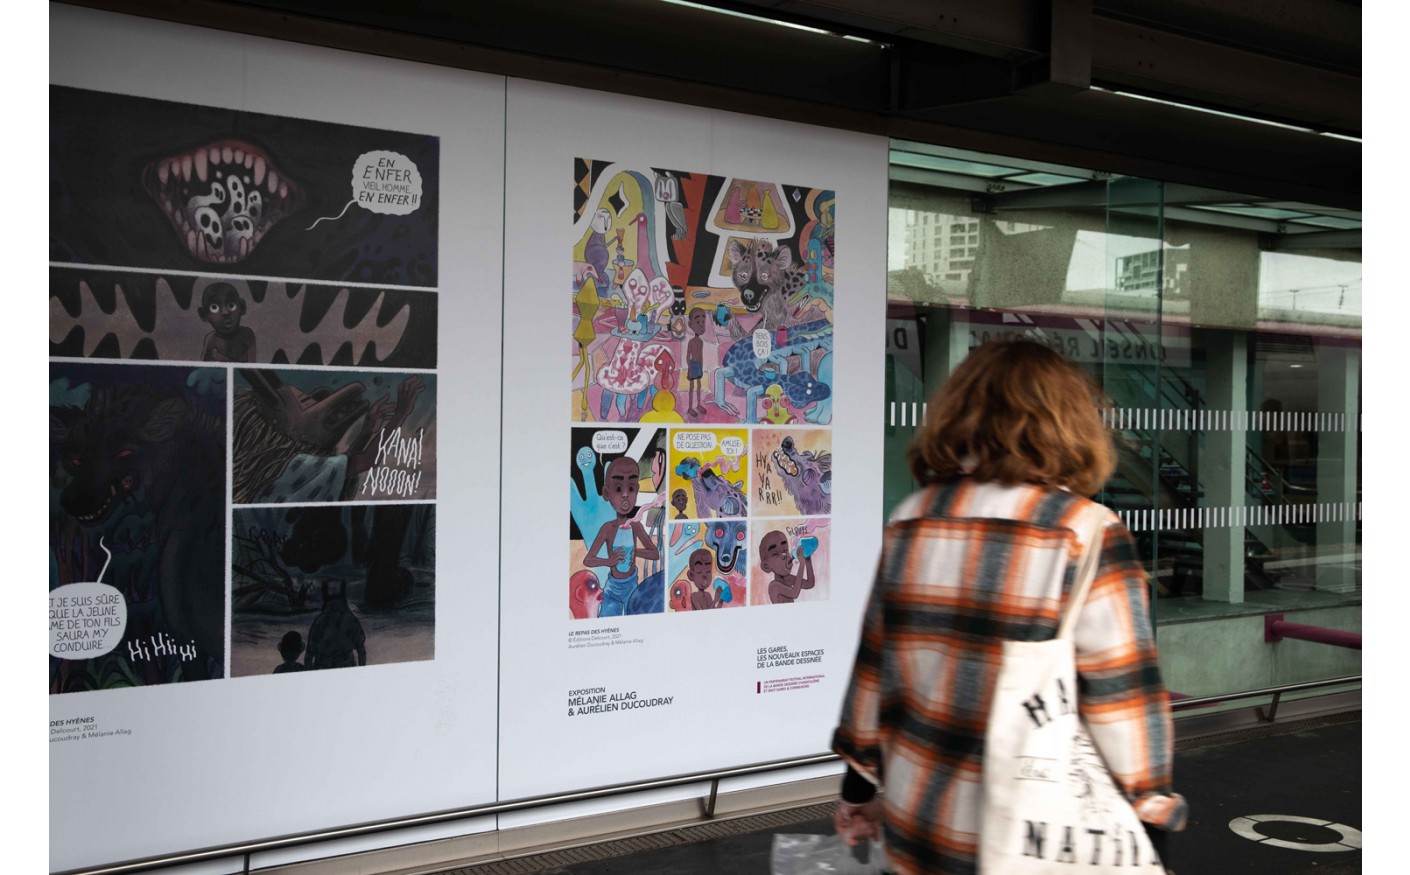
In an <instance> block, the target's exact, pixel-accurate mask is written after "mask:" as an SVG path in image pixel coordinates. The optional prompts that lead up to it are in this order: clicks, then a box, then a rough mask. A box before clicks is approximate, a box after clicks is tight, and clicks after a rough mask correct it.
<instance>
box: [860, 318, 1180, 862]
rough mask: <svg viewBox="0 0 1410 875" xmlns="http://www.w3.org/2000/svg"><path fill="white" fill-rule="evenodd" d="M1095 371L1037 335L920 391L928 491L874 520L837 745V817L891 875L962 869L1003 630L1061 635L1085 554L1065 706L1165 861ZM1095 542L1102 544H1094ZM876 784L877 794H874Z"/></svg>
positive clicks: (992, 348) (1131, 587) (1165, 824)
mask: <svg viewBox="0 0 1410 875" xmlns="http://www.w3.org/2000/svg"><path fill="white" fill-rule="evenodd" d="M1099 394H1100V393H1099V391H1098V389H1097V386H1096V384H1095V383H1094V382H1093V381H1092V380H1091V379H1090V378H1089V377H1088V376H1087V375H1086V374H1085V373H1084V372H1083V371H1082V370H1080V369H1079V368H1078V367H1077V366H1075V365H1073V364H1071V363H1069V362H1067V361H1066V360H1064V359H1063V358H1062V357H1061V356H1060V355H1059V354H1058V353H1056V352H1054V351H1053V350H1051V349H1049V348H1048V347H1046V346H1043V345H1041V344H1038V343H1034V342H1031V341H1010V342H996V343H990V344H986V345H984V346H981V347H980V348H978V349H976V350H974V351H973V352H972V353H971V354H970V355H969V357H968V358H967V359H965V361H964V362H962V363H961V364H960V366H959V367H958V368H956V369H955V371H954V373H953V374H952V375H951V377H950V378H949V379H948V380H947V381H946V382H945V383H944V384H943V385H942V386H941V387H940V388H939V390H938V391H937V392H936V393H935V395H934V396H933V397H932V398H931V399H930V401H929V409H928V415H927V418H926V423H925V425H924V426H923V427H922V428H921V430H920V431H919V432H918V433H917V434H916V436H915V439H914V440H913V441H912V443H911V445H910V447H909V449H908V451H907V458H908V460H909V462H910V467H911V472H912V474H913V476H914V477H915V479H916V480H917V481H918V482H919V483H921V484H922V488H921V489H920V490H919V491H918V492H916V493H914V494H912V495H911V496H909V497H908V498H906V499H905V500H904V501H902V502H901V504H900V505H899V506H898V507H897V508H896V511H895V512H894V513H893V515H892V518H891V521H890V522H889V524H888V525H887V527H886V532H885V536H884V540H883V546H882V553H881V561H880V563H879V566H878V568H877V573H876V579H875V581H874V583H873V587H872V592H871V596H870V599H869V602H868V606H867V610H866V618H865V621H864V625H863V628H862V638H861V644H860V646H859V648H858V652H857V658H856V664H855V667H854V669H853V672H852V678H851V682H850V684H849V687H848V690H847V694H846V697H845V699H844V700H843V708H842V716H841V721H840V725H839V726H838V727H837V730H836V732H835V734H834V736H833V748H834V750H836V751H837V753H838V754H840V755H841V756H842V758H843V759H844V760H845V761H846V763H847V765H848V771H847V775H846V776H845V777H844V779H843V783H842V792H841V800H840V801H839V803H838V806H837V813H836V816H835V822H836V827H837V830H838V832H839V833H840V834H842V835H843V836H844V837H845V838H846V839H847V841H848V842H849V843H855V842H856V841H858V840H860V839H864V838H877V837H878V836H879V834H880V833H881V832H882V831H883V830H884V833H885V842H886V849H887V857H888V860H889V861H890V863H891V864H892V866H893V867H894V871H895V872H897V873H899V875H918V873H927V875H936V873H973V872H976V871H977V867H978V863H979V861H978V847H979V844H980V834H981V832H982V831H983V829H984V824H983V823H981V822H979V821H980V812H981V810H982V802H983V767H984V740H985V732H986V729H987V727H988V722H989V706H990V702H991V700H992V698H993V695H994V681H995V677H996V673H997V670H998V667H999V664H1000V659H999V653H1000V651H1001V650H1002V644H1003V641H1004V640H1025V641H1041V640H1046V639H1051V638H1053V637H1054V636H1055V634H1056V632H1057V629H1058V624H1059V620H1060V618H1061V616H1062V612H1063V608H1064V600H1065V595H1066V591H1065V586H1071V585H1072V582H1073V580H1074V579H1075V578H1076V577H1077V573H1076V568H1077V565H1078V563H1079V562H1080V560H1081V558H1082V557H1083V556H1084V555H1085V554H1086V552H1087V549H1088V547H1089V546H1090V547H1092V548H1093V549H1095V550H1097V551H1098V553H1097V556H1098V560H1097V566H1096V574H1095V577H1094V579H1093V582H1092V584H1091V589H1090V592H1089V594H1088V596H1087V599H1086V601H1085V602H1084V603H1083V604H1082V607H1081V610H1080V612H1079V613H1078V614H1077V615H1076V618H1075V625H1074V635H1073V638H1074V642H1075V649H1076V661H1077V672H1078V711H1079V713H1080V714H1081V716H1082V718H1083V719H1084V720H1085V722H1086V724H1087V727H1088V729H1089V731H1090V733H1091V736H1092V739H1093V742H1094V743H1095V745H1096V747H1097V749H1098V750H1099V751H1100V753H1101V755H1102V758H1103V759H1104V760H1105V762H1106V764H1107V766H1108V768H1109V769H1110V771H1111V774H1112V776H1113V778H1115V780H1116V783H1117V785H1118V787H1119V788H1120V790H1121V791H1123V792H1124V793H1125V795H1126V796H1127V798H1128V799H1129V800H1130V801H1131V802H1132V804H1133V807H1134V808H1135V810H1136V813H1137V815H1138V816H1139V817H1140V819H1141V821H1142V822H1143V824H1145V825H1146V826H1147V832H1148V833H1150V834H1151V836H1152V843H1153V845H1154V846H1155V849H1156V851H1157V852H1158V853H1159V854H1160V855H1161V858H1162V862H1163V863H1165V864H1166V865H1168V864H1169V861H1168V858H1167V856H1166V853H1165V847H1164V845H1165V842H1164V840H1163V839H1164V831H1165V830H1173V829H1180V828H1183V825H1184V820H1185V802H1184V800H1183V799H1182V798H1181V797H1179V796H1178V795H1175V794H1173V793H1172V792H1171V762H1172V759H1173V752H1172V742H1173V738H1174V734H1173V730H1172V725H1171V719H1170V703H1169V696H1168V695H1167V693H1166V690H1165V687H1164V685H1163V683H1162V682H1161V679H1160V670H1159V666H1158V663H1157V658H1156V649H1155V636H1154V633H1153V631H1152V628H1151V624H1150V612H1149V603H1148V601H1147V599H1148V594H1147V583H1146V575H1145V572H1144V570H1143V569H1142V567H1141V563H1140V561H1139V559H1138V557H1137V555H1136V550H1135V547H1134V544H1133V543H1132V540H1131V535H1130V533H1129V532H1128V531H1127V529H1126V527H1125V526H1124V525H1123V524H1122V523H1121V521H1120V520H1119V519H1118V518H1117V516H1116V514H1114V513H1113V512H1112V511H1111V510H1109V509H1108V508H1106V507H1104V506H1103V505H1100V504H1097V503H1096V502H1094V501H1091V500H1090V499H1089V498H1088V497H1087V496H1091V495H1094V494H1095V493H1096V492H1098V491H1099V490H1100V489H1101V486H1102V484H1103V483H1104V482H1105V481H1106V479H1107V478H1108V477H1109V476H1110V475H1111V473H1112V471H1113V470H1114V468H1115V464H1116V453H1115V449H1114V447H1113V445H1112V440H1111V436H1110V434H1109V433H1108V431H1107V429H1106V428H1105V426H1104V425H1103V423H1102V419H1101V414H1100V412H1099V404H1100V403H1101V401H1100V398H1099ZM1093 541H1095V543H1091V542H1093ZM882 788H884V792H883V793H878V790H880V789H882Z"/></svg>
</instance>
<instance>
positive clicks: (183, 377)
mask: <svg viewBox="0 0 1410 875" xmlns="http://www.w3.org/2000/svg"><path fill="white" fill-rule="evenodd" d="M226 391H227V385H226V371H225V370H224V369H217V368H182V367H159V366H132V367H125V368H112V367H106V366H95V365H90V364H86V363H77V362H64V363H51V364H50V365H49V656H50V658H49V692H50V693H51V694H55V693H71V692H83V691H89V690H104V689H117V688H123V687H138V686H148V685H152V684H166V683H174V682H178V681H195V680H206V679H210V678H218V677H221V676H222V674H223V672H224V664H225V491H226V490H225V485H226V484H225V432H226V413H225V410H226Z"/></svg>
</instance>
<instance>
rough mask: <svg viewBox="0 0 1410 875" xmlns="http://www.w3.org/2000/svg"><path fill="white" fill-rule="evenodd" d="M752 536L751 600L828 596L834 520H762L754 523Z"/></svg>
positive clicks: (785, 601)
mask: <svg viewBox="0 0 1410 875" xmlns="http://www.w3.org/2000/svg"><path fill="white" fill-rule="evenodd" d="M751 537H752V538H753V540H752V541H751V543H752V545H753V551H754V552H753V554H752V558H751V561H752V562H753V565H752V566H751V568H750V587H749V602H750V604H755V605H791V604H793V603H794V602H817V601H824V600H826V599H827V597H828V591H829V589H830V583H829V577H828V558H829V556H830V555H831V553H832V521H831V520H828V519H778V520H760V521H758V522H755V523H754V525H753V528H752V534H751Z"/></svg>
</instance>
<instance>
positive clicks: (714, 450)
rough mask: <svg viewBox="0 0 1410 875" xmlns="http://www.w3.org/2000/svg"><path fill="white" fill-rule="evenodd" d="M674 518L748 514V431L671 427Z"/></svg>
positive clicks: (705, 517) (672, 508) (671, 484)
mask: <svg viewBox="0 0 1410 875" xmlns="http://www.w3.org/2000/svg"><path fill="white" fill-rule="evenodd" d="M670 488H671V499H670V503H671V510H670V518H671V519H673V520H709V519H721V518H731V517H746V516H749V431H748V430H747V429H742V428H709V429H704V428H700V429H671V472H670Z"/></svg>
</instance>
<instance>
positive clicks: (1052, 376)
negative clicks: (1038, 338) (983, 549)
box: [906, 340, 1116, 496]
mask: <svg viewBox="0 0 1410 875" xmlns="http://www.w3.org/2000/svg"><path fill="white" fill-rule="evenodd" d="M1101 403H1102V400H1101V390H1100V389H1099V388H1098V386H1097V384H1096V382H1095V381H1094V380H1093V379H1092V378H1091V377H1089V376H1088V375H1087V374H1086V373H1084V372H1083V371H1082V369H1080V368H1078V367H1077V366H1076V365H1074V364H1072V363H1071V362H1069V361H1067V360H1066V359H1064V358H1063V357H1062V356H1061V355H1059V354H1058V353H1056V352H1054V351H1053V350H1051V349H1049V348H1048V347H1046V346H1043V345H1042V344H1040V343H1035V342H1033V341H1031V340H999V341H993V342H990V343H986V344H984V345H983V346H981V347H979V348H978V349H976V350H974V351H973V352H971V353H970V354H969V357H968V358H966V359H965V360H964V361H963V362H961V363H960V366H959V367H957V368H955V371H954V373H952V374H951V375H950V377H949V379H947V380H946V381H945V382H944V383H943V384H942V385H941V386H940V388H939V389H937V390H936V391H935V394H934V395H932V396H931V397H930V400H929V402H928V407H927V410H926V420H925V425H924V426H922V427H921V429H920V431H918V432H917V433H916V435H915V438H914V439H912V440H911V444H910V446H909V447H908V448H907V450H906V459H907V461H908V462H909V463H910V468H911V474H912V476H914V477H915V479H916V480H918V481H919V482H921V483H925V484H929V483H937V482H943V481H946V480H952V479H954V478H956V477H959V476H961V475H963V474H970V475H972V476H974V477H975V478H976V479H978V480H985V481H995V482H998V483H1003V484H1005V485H1014V484H1018V483H1043V484H1046V485H1049V486H1060V487H1064V488H1066V489H1070V490H1071V491H1072V492H1075V493H1077V494H1078V495H1084V496H1091V495H1095V494H1096V493H1097V492H1098V491H1100V490H1101V488H1102V484H1103V483H1105V482H1106V480H1107V478H1108V477H1110V476H1111V473H1112V471H1113V470H1115V468H1116V448H1115V446H1114V445H1113V444H1112V439H1111V433H1110V432H1109V431H1108V429H1107V428H1106V426H1105V425H1104V424H1103V422H1102V417H1101V413H1100V412H1099V405H1100V404H1101Z"/></svg>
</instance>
